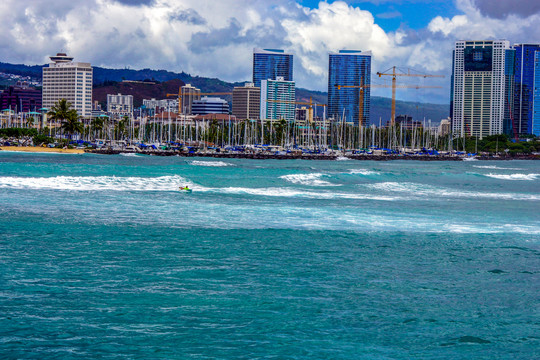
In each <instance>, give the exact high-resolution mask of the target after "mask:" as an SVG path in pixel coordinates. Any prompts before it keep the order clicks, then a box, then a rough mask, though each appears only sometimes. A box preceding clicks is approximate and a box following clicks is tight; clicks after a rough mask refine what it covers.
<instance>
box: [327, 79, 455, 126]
mask: <svg viewBox="0 0 540 360" xmlns="http://www.w3.org/2000/svg"><path fill="white" fill-rule="evenodd" d="M377 74H379V73H377ZM383 75H384V74H383ZM413 76H414V75H413ZM421 76H424V75H421ZM431 76H434V77H440V76H442V77H444V75H431ZM334 86H335V87H336V88H337V89H338V90H340V89H342V88H353V89H360V91H359V99H358V126H363V125H364V89H366V88H389V87H390V85H371V84H364V77H363V76H362V77H361V78H360V85H337V84H336V85H334ZM396 88H403V89H420V88H423V89H424V88H428V89H441V88H442V87H441V86H420V85H396V83H395V82H393V83H392V119H391V120H390V121H391V123H392V124H393V123H394V121H395V117H396Z"/></svg>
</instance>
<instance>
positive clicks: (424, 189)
mask: <svg viewBox="0 0 540 360" xmlns="http://www.w3.org/2000/svg"><path fill="white" fill-rule="evenodd" d="M362 186H365V187H367V188H371V189H375V190H382V191H386V192H398V193H407V194H410V195H412V196H416V197H418V196H420V197H454V198H491V199H504V200H533V201H538V200H540V195H537V194H520V193H494V192H490V193H487V192H486V193H484V192H474V191H458V190H453V189H448V188H443V187H435V186H430V185H421V184H415V183H408V182H405V183H397V182H382V183H376V184H365V185H362Z"/></svg>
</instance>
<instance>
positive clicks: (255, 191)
mask: <svg viewBox="0 0 540 360" xmlns="http://www.w3.org/2000/svg"><path fill="white" fill-rule="evenodd" d="M202 191H210V192H219V193H226V194H248V195H255V196H269V197H301V198H310V199H327V200H331V199H358V200H380V201H394V200H396V199H397V198H396V197H395V196H387V195H373V194H352V193H344V192H332V191H324V192H323V191H317V192H316V191H304V190H299V189H294V188H286V187H280V188H243V187H229V188H206V189H202Z"/></svg>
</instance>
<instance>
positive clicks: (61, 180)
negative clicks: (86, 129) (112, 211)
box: [0, 175, 191, 191]
mask: <svg viewBox="0 0 540 360" xmlns="http://www.w3.org/2000/svg"><path fill="white" fill-rule="evenodd" d="M179 185H191V184H190V182H188V181H186V180H185V179H184V178H182V177H181V176H178V175H174V176H161V177H154V178H142V177H116V176H56V177H12V176H7V177H0V188H4V189H5V188H8V189H9V188H12V189H46V190H47V189H48V190H71V191H103V190H105V191H172V190H176V189H178V186H179Z"/></svg>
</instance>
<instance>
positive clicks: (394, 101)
mask: <svg viewBox="0 0 540 360" xmlns="http://www.w3.org/2000/svg"><path fill="white" fill-rule="evenodd" d="M390 70H392V72H391V73H389V72H388V71H390ZM377 75H379V77H382V76H391V77H392V119H391V122H392V124H393V123H394V121H395V119H396V87H398V86H396V78H397V77H398V76H406V77H421V78H444V75H427V74H413V73H411V69H407V72H406V73H397V72H396V67H395V66H393V67H392V68H391V69H388V70H385V71H383V72H377ZM400 87H401V86H400ZM418 88H428V86H419V87H418ZM430 88H440V87H435V86H433V87H430Z"/></svg>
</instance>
